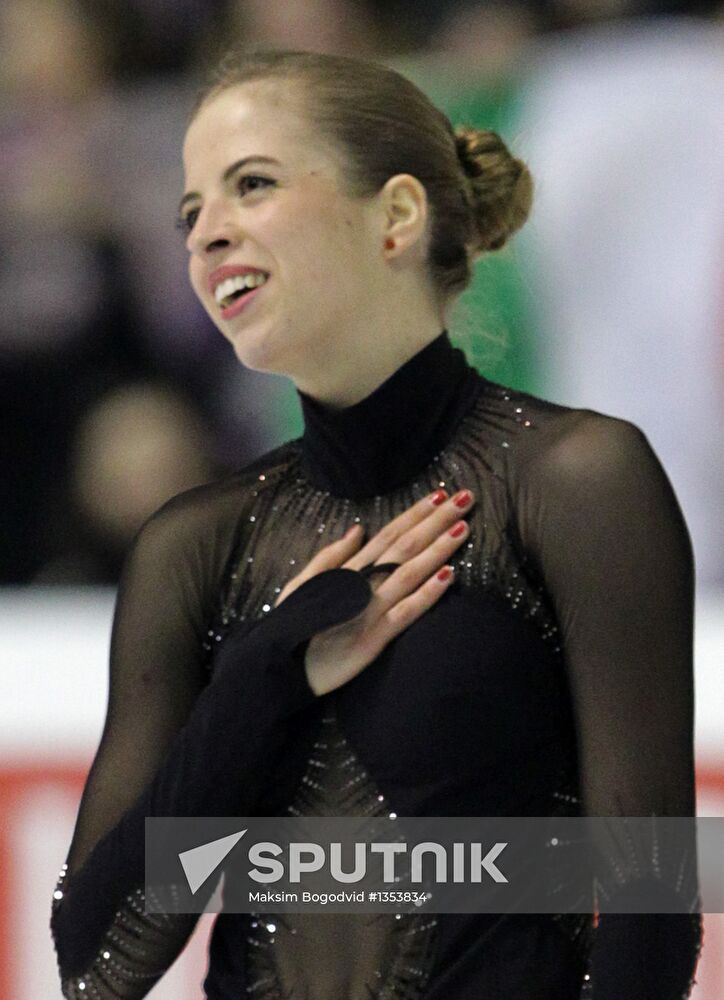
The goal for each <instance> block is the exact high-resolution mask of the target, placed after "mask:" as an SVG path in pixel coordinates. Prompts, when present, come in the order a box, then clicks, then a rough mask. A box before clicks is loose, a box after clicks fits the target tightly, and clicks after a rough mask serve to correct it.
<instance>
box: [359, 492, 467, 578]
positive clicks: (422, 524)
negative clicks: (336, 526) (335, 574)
mask: <svg viewBox="0 0 724 1000" xmlns="http://www.w3.org/2000/svg"><path fill="white" fill-rule="evenodd" d="M474 503H475V495H474V494H473V492H472V491H471V490H468V489H463V490H458V491H457V493H455V494H454V495H453V496H452V497H450V498H449V499H448V500H447V501H446V502H444V503H442V504H440V505H438V506H437V507H436V508H435V510H434V513H433V514H432V516H428V517H425V518H422V519H421V520H419V521H418V522H417V523H414V524H411V525H410V526H409V527H407V528H406V530H405V531H403V532H402V534H400V535H398V536H397V537H396V538H395V539H394V541H393V542H392V544H391V545H390V546H388V547H387V548H386V549H385V550H384V551H383V552H381V553H379V555H378V556H377V557H376V558H375V559H374V562H396V563H400V564H405V563H407V562H408V561H409V560H410V559H413V558H414V557H415V556H417V555H418V554H419V553H420V552H422V551H423V550H424V549H425V548H427V546H428V545H431V544H432V543H433V542H434V541H435V540H436V539H437V538H438V537H439V535H440V534H441V532H443V531H445V530H446V529H447V528H448V527H450V526H451V525H453V524H454V523H455V522H456V521H457V520H458V519H459V518H460V517H463V516H464V515H465V514H467V513H468V512H469V511H470V510H471V509H472V507H473V505H474ZM363 551H364V550H363ZM362 555H363V552H360V553H357V554H356V555H355V556H354V557H353V559H351V560H350V563H351V564H352V568H355V564H356V561H357V560H358V559H359V558H361V557H362ZM360 568H361V567H360ZM430 572H432V569H430ZM421 582H422V581H421V578H418V579H416V580H415V581H414V583H415V586H417V585H418V584H419V583H421Z"/></svg>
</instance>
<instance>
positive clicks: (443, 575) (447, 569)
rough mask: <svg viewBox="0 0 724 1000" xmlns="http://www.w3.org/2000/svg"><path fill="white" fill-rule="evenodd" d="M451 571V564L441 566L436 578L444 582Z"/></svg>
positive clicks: (450, 574) (448, 577)
mask: <svg viewBox="0 0 724 1000" xmlns="http://www.w3.org/2000/svg"><path fill="white" fill-rule="evenodd" d="M452 571H453V568H452V566H443V568H442V569H441V570H440V571H439V572H438V574H437V578H438V580H440V581H441V582H442V583H444V582H445V580H449V579H450V577H451V576H452Z"/></svg>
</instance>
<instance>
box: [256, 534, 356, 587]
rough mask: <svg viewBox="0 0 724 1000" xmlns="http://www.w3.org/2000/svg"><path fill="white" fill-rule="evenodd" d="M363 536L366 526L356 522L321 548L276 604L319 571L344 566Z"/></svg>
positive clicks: (288, 585)
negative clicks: (333, 540)
mask: <svg viewBox="0 0 724 1000" xmlns="http://www.w3.org/2000/svg"><path fill="white" fill-rule="evenodd" d="M363 538H364V528H363V527H362V525H361V524H355V525H353V526H352V527H351V528H350V529H349V530H348V531H346V532H345V533H344V535H342V537H341V538H338V539H337V540H336V541H335V542H330V543H329V545H325V546H324V548H321V549H320V550H319V552H317V553H315V555H313V556H312V558H311V559H310V560H309V562H308V563H307V565H306V566H305V567H304V569H303V570H301V572H299V573H298V574H297V575H296V576H295V577H293V578H292V579H291V580H290V581H289V582H288V583H287V584H286V586H285V587H284V588H283V590H282V591H281V593H280V594H279V597H278V598H277V600H276V604H281V602H282V601H283V600H284V599H285V598H286V597H289V595H290V594H291V593H292V592H293V591H295V590H296V589H297V587H301V585H302V584H303V583H305V582H306V581H307V580H309V579H310V577H313V576H316V575H317V573H323V572H324V570H326V569H338V568H339V567H340V566H342V564H343V563H345V562H346V561H347V560H348V559H349V557H350V556H351V555H352V553H353V552H356V551H357V549H358V548H359V546H360V543H361V541H362V539H363Z"/></svg>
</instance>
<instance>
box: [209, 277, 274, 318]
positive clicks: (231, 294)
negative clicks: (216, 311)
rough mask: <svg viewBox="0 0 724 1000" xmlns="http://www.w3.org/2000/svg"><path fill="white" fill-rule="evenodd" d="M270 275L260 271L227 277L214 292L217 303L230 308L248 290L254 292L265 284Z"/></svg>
mask: <svg viewBox="0 0 724 1000" xmlns="http://www.w3.org/2000/svg"><path fill="white" fill-rule="evenodd" d="M268 277H269V275H268V274H264V273H263V272H258V273H257V274H237V275H234V276H233V277H232V278H227V279H226V280H225V281H222V282H220V283H219V284H218V285H217V287H216V290H215V292H214V299H215V300H216V304H217V305H218V306H220V307H221V308H222V309H228V308H229V306H230V305H232V303H234V302H236V301H237V300H238V299H240V298H242V297H243V296H244V295H246V294H248V292H252V291H254V289H255V288H258V287H259V286H260V285H263V284H264V283H265V282H266V281H267V279H268Z"/></svg>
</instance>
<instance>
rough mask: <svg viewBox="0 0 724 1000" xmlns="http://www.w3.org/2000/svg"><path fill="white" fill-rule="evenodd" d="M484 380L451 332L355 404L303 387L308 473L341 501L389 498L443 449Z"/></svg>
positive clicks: (439, 336)
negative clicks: (384, 495)
mask: <svg viewBox="0 0 724 1000" xmlns="http://www.w3.org/2000/svg"><path fill="white" fill-rule="evenodd" d="M480 379H481V376H479V375H478V373H477V371H476V370H475V369H474V368H471V367H470V366H469V365H468V363H467V361H466V359H465V356H464V354H463V352H462V351H461V350H459V349H458V348H455V347H453V346H452V344H451V342H450V339H449V336H448V333H447V331H445V330H443V331H442V332H440V331H438V333H437V335H436V336H435V337H434V338H433V339H432V340H431V341H430V342H429V343H426V344H424V345H423V346H421V347H419V348H418V349H417V350H415V351H413V353H412V354H409V355H408V356H407V357H404V354H403V359H402V360H401V361H400V362H399V363H398V365H397V367H396V368H395V369H394V370H393V371H392V372H389V371H388V372H387V375H386V377H385V376H383V378H382V379H381V380H378V381H377V383H376V384H375V385H374V386H373V388H372V389H371V391H369V392H368V393H367V394H366V395H363V396H361V397H360V394H359V392H355V393H352V394H351V395H352V397H353V398H355V402H353V403H351V404H349V405H346V406H344V405H342V406H340V405H334V404H333V403H330V402H328V401H326V400H325V401H323V400H321V399H319V398H315V397H313V396H311V395H309V394H307V393H306V392H305V391H303V390H302V389H300V388H299V387H297V392H298V396H299V400H300V403H301V406H302V413H303V417H304V435H303V437H302V442H301V444H302V456H301V460H302V469H303V471H304V474H305V476H306V478H307V479H308V480H309V481H311V482H312V483H313V484H314V485H315V486H317V488H319V489H323V490H329V491H330V492H331V493H334V494H336V495H338V496H348V497H364V496H374V495H376V494H381V493H387V492H389V491H390V490H393V489H395V488H396V487H398V486H400V485H401V484H403V483H404V482H406V481H408V480H409V479H410V478H411V476H414V475H415V473H417V472H419V471H420V470H421V469H423V468H424V467H425V466H426V465H427V464H428V463H429V462H430V461H431V460H432V459H433V458H434V456H435V454H436V453H437V452H438V451H439V450H441V449H442V448H444V447H445V445H446V444H447V442H448V440H449V438H450V436H451V434H452V432H453V431H454V429H455V427H456V426H457V423H458V422H459V420H460V418H461V416H462V415H463V413H464V412H465V411H466V410H467V408H468V406H469V405H470V403H471V400H472V398H473V395H474V391H475V388H476V386H477V384H478V383H479V382H480Z"/></svg>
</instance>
